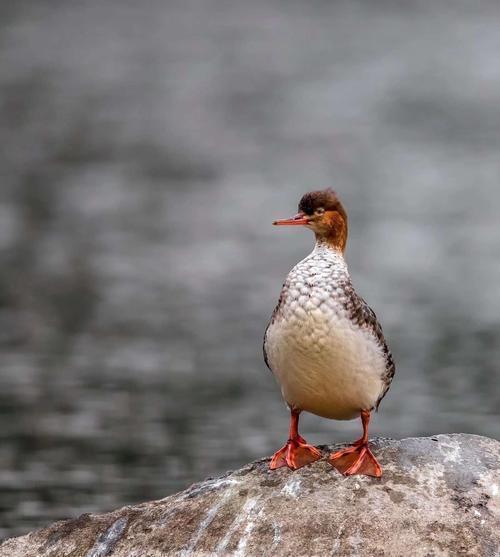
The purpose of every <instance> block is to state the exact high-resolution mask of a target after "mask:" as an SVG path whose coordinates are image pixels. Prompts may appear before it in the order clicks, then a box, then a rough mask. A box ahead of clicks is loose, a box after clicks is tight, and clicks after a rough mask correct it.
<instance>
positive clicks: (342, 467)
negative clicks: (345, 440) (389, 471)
mask: <svg viewBox="0 0 500 557" xmlns="http://www.w3.org/2000/svg"><path fill="white" fill-rule="evenodd" d="M361 422H362V423H363V436H362V437H361V438H360V439H358V440H357V441H354V443H353V444H352V446H351V447H347V448H346V449H341V450H340V451H337V452H336V453H332V454H331V455H330V457H329V458H328V462H329V463H330V464H331V465H332V466H333V467H334V468H336V469H337V470H338V471H339V472H340V473H341V474H344V475H345V476H353V475H354V474H364V475H365V476H374V477H376V478H380V477H381V476H382V468H381V467H380V464H379V463H378V462H377V459H376V458H375V457H374V456H373V453H372V452H371V450H370V449H369V448H368V425H369V423H370V412H369V411H368V410H362V411H361Z"/></svg>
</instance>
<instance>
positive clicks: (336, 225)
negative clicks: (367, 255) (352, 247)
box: [273, 188, 347, 252]
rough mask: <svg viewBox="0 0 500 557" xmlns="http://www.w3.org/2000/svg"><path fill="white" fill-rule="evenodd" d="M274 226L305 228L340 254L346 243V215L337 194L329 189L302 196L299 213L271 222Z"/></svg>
mask: <svg viewBox="0 0 500 557" xmlns="http://www.w3.org/2000/svg"><path fill="white" fill-rule="evenodd" d="M273 224H274V225H276V226H305V227H307V228H310V229H311V230H313V231H314V233H315V235H316V238H317V239H318V240H321V241H324V242H326V243H328V244H329V245H331V246H332V247H334V248H336V249H340V250H341V251H342V252H343V251H344V250H345V247H346V243H347V213H346V211H345V209H344V207H343V205H342V203H341V202H340V200H339V198H338V196H337V194H336V193H335V192H334V191H333V190H332V189H331V188H327V189H325V190H318V191H311V192H309V193H306V194H304V195H303V196H302V199H301V200H300V202H299V212H298V213H297V214H296V215H295V216H293V217H291V218H289V219H280V220H276V221H274V222H273Z"/></svg>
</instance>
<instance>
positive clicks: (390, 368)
mask: <svg viewBox="0 0 500 557" xmlns="http://www.w3.org/2000/svg"><path fill="white" fill-rule="evenodd" d="M346 293H347V295H348V296H347V298H348V300H349V302H348V304H346V309H347V310H348V311H349V313H350V317H351V319H352V320H353V321H354V322H355V323H357V324H358V325H359V326H360V327H363V328H366V329H369V330H370V331H371V332H372V333H373V334H374V335H375V337H376V338H377V340H378V342H379V343H380V346H381V347H382V351H383V353H384V355H385V361H386V368H385V374H384V376H383V378H382V380H383V382H384V389H383V390H382V393H381V394H380V396H379V398H378V400H377V403H376V405H375V408H376V409H377V410H378V407H379V405H380V402H381V401H382V399H383V398H384V396H385V395H386V393H387V391H388V390H389V387H390V386H391V382H392V378H393V377H394V374H395V373H396V364H395V363H394V359H393V357H392V354H391V351H390V350H389V347H388V346H387V342H386V341H385V337H384V332H383V331H382V326H381V325H380V323H379V322H378V320H377V316H376V315H375V312H374V311H373V310H372V308H371V307H370V306H369V305H368V304H367V303H366V302H365V300H364V299H363V298H362V297H361V296H360V295H359V294H357V293H356V291H355V290H354V288H353V287H352V285H351V284H349V285H347V287H346Z"/></svg>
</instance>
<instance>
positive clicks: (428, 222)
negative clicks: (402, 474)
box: [0, 0, 500, 538]
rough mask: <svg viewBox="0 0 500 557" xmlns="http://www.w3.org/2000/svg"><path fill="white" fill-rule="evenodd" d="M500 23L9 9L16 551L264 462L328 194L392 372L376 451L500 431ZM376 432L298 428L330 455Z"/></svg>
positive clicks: (452, 1)
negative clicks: (265, 351)
mask: <svg viewBox="0 0 500 557" xmlns="http://www.w3.org/2000/svg"><path fill="white" fill-rule="evenodd" d="M499 24H500V4H498V2H495V1H493V0H492V1H491V2H488V1H484V2H477V1H465V0H449V1H442V0H438V1H432V2H424V1H415V2H393V1H390V0H383V1H377V2H373V1H371V0H370V1H368V0H366V1H364V2H362V1H355V0H349V1H347V0H346V1H335V2H333V1H332V2H327V1H325V0H323V1H320V0H318V1H316V0H313V1H311V2H307V3H305V2H298V1H290V2H282V1H277V0H275V1H267V2H265V1H264V0H252V2H243V1H241V2H238V1H237V2H229V1H225V0H177V1H167V2H166V1H159V0H156V1H155V0H152V1H149V2H132V1H129V2H127V1H118V0H114V1H106V2H99V1H98V0H94V1H90V0H89V1H85V2H76V1H68V0H65V1H48V0H47V1H33V2H27V1H18V2H10V3H7V2H2V3H1V4H0V133H1V139H2V149H1V152H0V157H1V160H0V168H1V175H2V176H1V181H0V184H1V189H0V249H1V256H0V262H1V273H0V323H1V327H0V342H1V345H0V350H1V354H0V357H1V368H0V374H1V375H0V385H1V392H0V415H1V424H2V427H1V429H0V538H1V537H5V536H9V535H14V534H20V533H23V532H26V531H28V530H29V529H32V528H35V527H40V526H42V525H45V524H47V523H49V522H51V521H53V520H55V519H59V518H66V517H74V516H77V515H79V514H80V513H82V512H89V511H104V510H108V509H112V508H115V507H118V506H120V505H124V504H127V503H133V502H137V501H143V500H147V499H153V498H161V497H164V496H166V495H168V494H170V493H172V492H174V491H176V490H179V489H182V488H183V487H185V486H187V485H188V484H190V483H191V482H193V481H196V480H200V479H202V478H204V477H206V476H209V475H216V474H219V473H220V472H222V471H225V470H226V469H230V468H233V467H238V466H240V465H242V464H243V463H245V462H247V461H250V460H252V459H256V458H259V457H262V456H263V455H268V454H270V453H272V452H273V451H274V450H276V449H277V448H278V447H279V446H281V445H282V444H283V442H284V440H285V438H286V435H287V428H288V414H287V411H286V408H285V406H284V404H283V403H282V401H281V398H280V394H279V390H278V388H277V387H276V385H275V383H274V380H273V378H272V375H271V374H270V373H269V372H268V370H267V369H266V368H265V366H264V363H263V360H262V353H261V341H262V335H263V331H264V328H265V326H266V323H267V320H268V318H269V315H270V313H271V311H272V309H273V306H274V304H275V302H276V300H277V296H278V294H279V290H280V287H281V283H282V281H283V279H284V277H285V275H286V273H287V272H288V270H289V269H290V268H291V266H292V265H294V264H295V263H296V262H297V261H298V260H299V259H301V258H302V257H304V256H305V255H306V254H307V253H308V251H310V249H311V247H312V238H311V236H310V234H309V232H307V231H305V230H297V229H274V228H273V227H272V226H271V225H270V223H271V221H272V220H274V219H275V218H279V217H284V216H289V215H291V214H293V212H294V211H295V209H296V204H297V201H298V198H299V197H300V195H301V194H302V193H303V192H304V191H307V190H309V189H314V188H317V187H322V186H326V185H332V186H334V187H335V188H336V189H337V190H338V192H339V193H340V195H341V197H342V199H343V200H344V201H345V204H346V206H347V208H348V210H349V214H350V219H351V222H350V224H351V236H350V243H349V248H348V253H347V256H348V262H349V265H350V269H351V273H352V276H353V280H354V283H355V285H356V287H357V288H358V290H359V291H360V293H361V294H362V295H363V296H364V297H365V298H366V299H367V300H368V301H369V303H370V304H371V305H372V307H373V308H374V309H375V310H376V312H377V314H378V315H379V318H380V320H381V322H382V323H383V325H384V330H385V332H386V336H387V338H388V341H389V343H390V346H391V348H392V350H393V352H394V355H395V359H396V362H397V366H398V371H397V375H396V378H395V381H394V383H393V387H392V389H391V391H390V392H389V394H388V396H387V397H386V399H385V400H384V402H383V404H382V406H381V410H380V412H379V414H378V415H377V416H376V419H375V420H374V422H373V425H372V431H371V433H372V435H381V436H393V437H402V436H410V435H427V434H432V433H438V432H458V431H465V432H471V433H478V434H483V435H489V436H496V437H498V436H499V426H498V420H499V417H500V394H499V389H498V380H499V377H500V374H499V367H500V364H499V362H500V317H499V314H500V297H499V286H498V285H499V284H500V257H499V244H500V227H499V225H498V220H499V201H500V191H499V180H500V157H499V151H500V110H499V106H500V66H499V63H498V60H499V54H500V33H499V32H498V29H499ZM359 428H360V426H359V423H357V422H355V421H354V422H333V421H329V420H324V419H320V418H317V417H315V416H304V418H303V420H302V431H303V433H304V435H305V436H307V438H308V440H309V441H310V442H313V443H327V442H334V441H348V440H352V439H353V438H354V437H355V436H356V435H357V434H358V433H359Z"/></svg>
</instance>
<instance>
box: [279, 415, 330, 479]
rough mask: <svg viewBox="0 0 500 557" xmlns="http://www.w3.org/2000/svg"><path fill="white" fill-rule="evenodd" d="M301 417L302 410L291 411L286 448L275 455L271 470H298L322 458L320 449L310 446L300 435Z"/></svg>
mask: <svg viewBox="0 0 500 557" xmlns="http://www.w3.org/2000/svg"><path fill="white" fill-rule="evenodd" d="M299 415H300V410H294V409H292V410H291V415H290V435H289V437H288V441H287V442H286V444H285V446H284V447H282V448H281V449H280V450H279V451H278V452H277V453H275V454H274V456H273V458H272V459H271V463H270V464H269V468H270V469H271V470H276V468H281V467H282V466H288V468H291V469H292V470H297V469H298V468H301V467H302V466H305V465H306V464H310V463H311V462H314V461H316V460H318V459H320V458H321V453H320V452H319V451H318V449H317V448H316V447H313V446H312V445H308V444H307V443H306V440H305V439H304V438H303V437H301V436H300V435H299Z"/></svg>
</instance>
